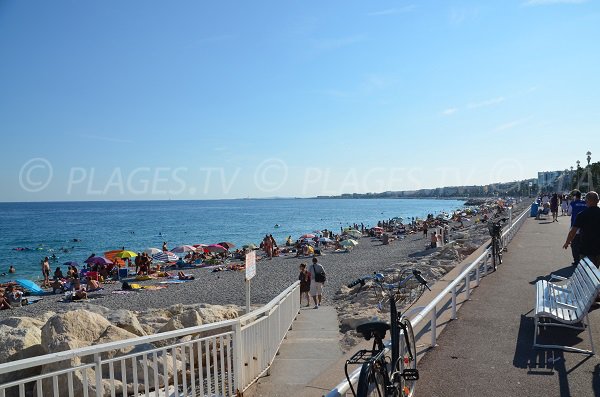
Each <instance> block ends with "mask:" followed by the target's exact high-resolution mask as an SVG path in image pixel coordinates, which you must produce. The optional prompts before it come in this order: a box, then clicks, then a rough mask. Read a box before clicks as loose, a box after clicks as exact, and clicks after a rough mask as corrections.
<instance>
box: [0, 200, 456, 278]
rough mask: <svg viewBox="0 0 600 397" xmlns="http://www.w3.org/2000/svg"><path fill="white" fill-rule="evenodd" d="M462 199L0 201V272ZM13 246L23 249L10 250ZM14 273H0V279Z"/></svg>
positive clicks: (250, 238)
mask: <svg viewBox="0 0 600 397" xmlns="http://www.w3.org/2000/svg"><path fill="white" fill-rule="evenodd" d="M463 204H464V202H463V201H456V200H411V199H406V200H400V199H395V200H392V199H389V200H385V199H381V200H380V199H371V200H369V199H365V200H317V199H298V200H293V199H272V200H214V201H128V202H61V203H0V233H1V234H0V273H3V272H8V267H9V266H10V265H14V266H15V267H16V269H17V276H18V277H19V278H30V279H34V280H35V279H37V278H38V277H39V276H40V273H41V272H40V265H39V263H40V260H41V259H42V258H43V257H44V256H51V255H52V254H53V253H54V254H55V255H56V256H58V259H57V260H56V261H55V262H54V263H52V264H51V265H52V269H54V268H55V267H56V266H59V265H62V263H64V262H66V261H76V262H79V263H82V261H83V260H85V259H86V258H87V257H88V256H89V254H90V253H92V252H94V253H96V254H97V255H101V254H102V253H103V252H105V251H109V250H113V249H119V248H121V247H123V246H124V247H125V248H126V249H130V250H132V251H136V252H137V251H141V250H143V249H145V248H148V247H157V248H160V247H162V243H163V241H166V242H167V244H168V246H169V247H170V248H173V247H175V246H177V245H181V244H199V243H204V244H212V243H217V242H220V241H230V242H233V243H235V244H237V245H238V246H241V245H243V244H246V243H252V242H253V243H255V244H258V243H259V242H260V240H261V238H262V237H263V236H264V235H265V234H266V233H270V234H273V236H274V237H275V239H276V240H277V241H283V240H284V239H285V238H286V237H287V236H288V235H291V236H292V237H293V238H297V237H299V236H300V235H302V234H304V233H308V232H312V231H313V230H322V229H325V228H328V229H330V230H334V231H335V230H338V231H339V228H340V227H341V226H347V225H349V224H351V223H354V222H356V223H359V224H360V223H361V222H363V223H364V224H365V225H371V226H372V225H374V224H376V223H377V221H378V220H381V219H389V218H393V217H396V216H399V217H403V218H405V219H406V218H410V217H412V216H414V217H423V216H426V215H427V214H428V213H435V214H437V213H439V212H442V211H452V210H454V209H457V208H461V207H462V206H463ZM275 225H280V226H279V227H275ZM74 239H78V240H79V242H74V241H73V240H74ZM17 247H27V248H30V249H31V250H30V251H15V250H14V248H17ZM61 248H67V249H68V250H69V252H67V253H64V252H61ZM15 277H16V276H15V275H9V274H7V275H5V276H0V282H4V281H7V280H9V279H12V278H15Z"/></svg>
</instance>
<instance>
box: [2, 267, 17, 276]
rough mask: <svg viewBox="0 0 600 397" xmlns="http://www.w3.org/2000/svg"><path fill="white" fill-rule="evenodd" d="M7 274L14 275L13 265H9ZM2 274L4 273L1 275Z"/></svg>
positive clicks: (15, 270)
mask: <svg viewBox="0 0 600 397" xmlns="http://www.w3.org/2000/svg"><path fill="white" fill-rule="evenodd" d="M8 272H9V273H16V272H17V269H15V267H14V266H13V265H10V267H9V268H8ZM3 274H4V273H3Z"/></svg>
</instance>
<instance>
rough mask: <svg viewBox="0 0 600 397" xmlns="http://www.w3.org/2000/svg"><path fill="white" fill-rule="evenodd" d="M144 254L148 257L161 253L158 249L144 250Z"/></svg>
mask: <svg viewBox="0 0 600 397" xmlns="http://www.w3.org/2000/svg"><path fill="white" fill-rule="evenodd" d="M144 252H145V253H146V254H148V255H150V256H152V255H154V254H158V253H159V252H162V250H161V249H158V248H146V249H145V250H144Z"/></svg>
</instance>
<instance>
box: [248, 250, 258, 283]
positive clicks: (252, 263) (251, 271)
mask: <svg viewBox="0 0 600 397" xmlns="http://www.w3.org/2000/svg"><path fill="white" fill-rule="evenodd" d="M254 276H256V252H255V251H250V252H248V253H247V254H246V281H248V280H250V279H251V278H252V277H254Z"/></svg>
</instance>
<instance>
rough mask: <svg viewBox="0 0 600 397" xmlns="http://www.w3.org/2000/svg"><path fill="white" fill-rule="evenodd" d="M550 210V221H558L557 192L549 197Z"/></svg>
mask: <svg viewBox="0 0 600 397" xmlns="http://www.w3.org/2000/svg"><path fill="white" fill-rule="evenodd" d="M550 212H552V222H558V194H556V193H554V194H553V195H552V198H551V199H550Z"/></svg>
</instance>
